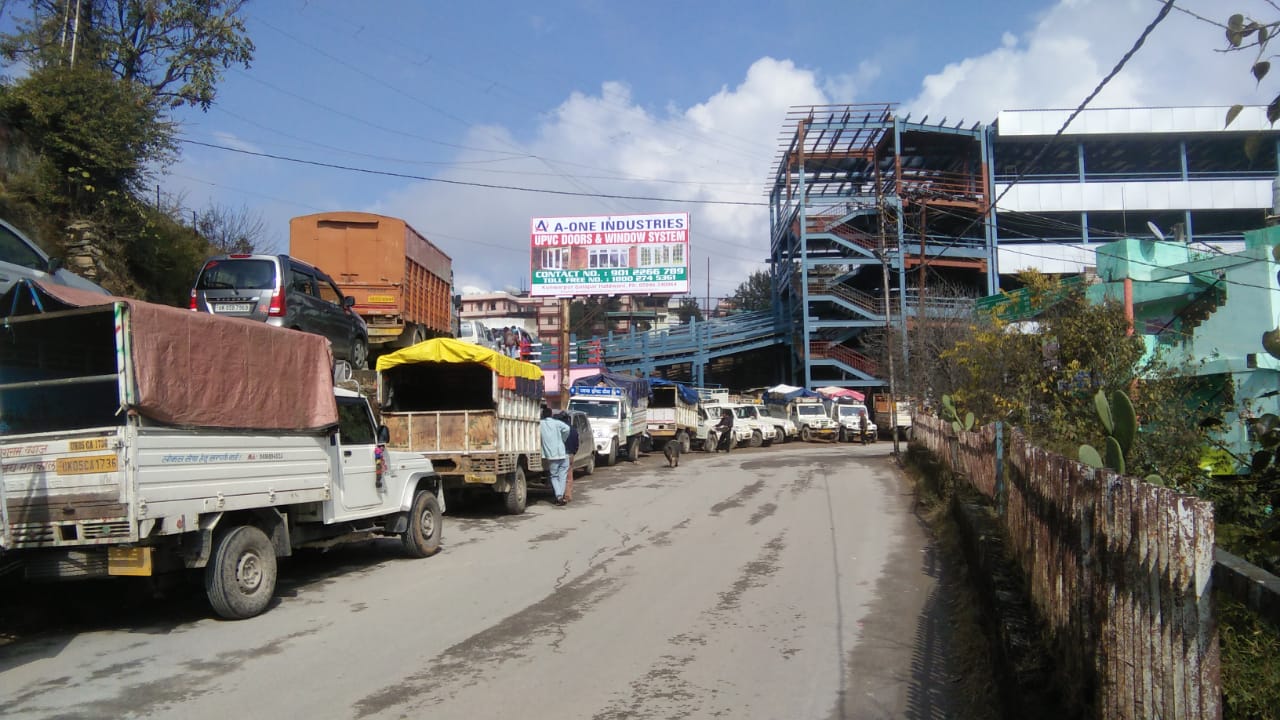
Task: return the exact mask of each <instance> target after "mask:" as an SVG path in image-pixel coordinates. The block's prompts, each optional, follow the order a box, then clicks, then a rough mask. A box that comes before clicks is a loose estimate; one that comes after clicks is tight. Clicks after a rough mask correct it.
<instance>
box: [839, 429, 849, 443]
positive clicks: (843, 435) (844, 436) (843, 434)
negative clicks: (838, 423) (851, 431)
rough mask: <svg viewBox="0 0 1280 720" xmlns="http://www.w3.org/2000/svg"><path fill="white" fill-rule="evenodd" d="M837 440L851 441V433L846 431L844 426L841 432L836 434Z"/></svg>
mask: <svg viewBox="0 0 1280 720" xmlns="http://www.w3.org/2000/svg"><path fill="white" fill-rule="evenodd" d="M836 442H842V443H845V442H849V435H848V434H847V433H846V432H845V431H844V428H843V427H842V428H840V433H839V434H838V435H836Z"/></svg>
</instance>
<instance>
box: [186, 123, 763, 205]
mask: <svg viewBox="0 0 1280 720" xmlns="http://www.w3.org/2000/svg"><path fill="white" fill-rule="evenodd" d="M178 140H179V141H180V142H183V143H186V144H188V145H198V146H200V147H207V148H212V149H215V150H225V151H227V152H233V153H239V154H241V155H251V156H253V157H261V158H267V159H270V160H280V161H282V162H289V163H296V164H298V165H310V166H312V167H322V168H329V169H331V170H343V171H346V172H355V173H361V174H364V175H378V176H382V177H394V178H402V179H406V180H420V181H422V182H433V183H442V184H445V185H460V186H463V187H477V188H485V189H488V190H511V191H514V192H528V193H540V194H544V195H567V196H570V197H587V198H610V199H615V200H643V201H646V202H665V203H676V204H685V205H726V206H732V207H764V206H765V205H766V203H763V202H758V201H756V202H751V201H746V200H699V199H695V198H670V197H656V196H651V195H622V194H615V193H588V192H575V191H572V190H552V189H549V188H532V187H523V186H519V185H499V184H496V183H481V182H469V181H466V180H450V179H446V178H438V177H429V176H426V175H414V174H413V173H402V172H394V171H391V170H374V169H372V168H362V167H355V166H352V165H342V164H339V163H328V162H321V161H319V160H304V159H302V158H295V157H289V156H287V155H278V154H275V153H265V152H258V151H254V150H245V149H244V148H237V147H231V146H229V145H220V144H218V143H209V142H203V141H200V140H193V139H191V138H186V137H179V138H178Z"/></svg>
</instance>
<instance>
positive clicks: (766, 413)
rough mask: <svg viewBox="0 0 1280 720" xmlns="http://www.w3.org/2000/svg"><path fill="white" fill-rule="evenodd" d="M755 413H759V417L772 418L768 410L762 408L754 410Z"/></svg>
mask: <svg viewBox="0 0 1280 720" xmlns="http://www.w3.org/2000/svg"><path fill="white" fill-rule="evenodd" d="M756 412H758V413H760V417H773V416H772V415H770V414H769V408H766V407H763V406H762V407H758V408H756Z"/></svg>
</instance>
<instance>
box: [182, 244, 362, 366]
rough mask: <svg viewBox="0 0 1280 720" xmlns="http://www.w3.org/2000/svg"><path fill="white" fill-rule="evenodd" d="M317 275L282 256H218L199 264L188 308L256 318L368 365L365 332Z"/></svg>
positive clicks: (345, 300) (334, 288)
mask: <svg viewBox="0 0 1280 720" xmlns="http://www.w3.org/2000/svg"><path fill="white" fill-rule="evenodd" d="M354 304H355V298H351V297H347V296H346V295H343V294H342V291H341V290H339V289H338V285H337V284H336V283H335V282H334V281H333V280H332V279H331V278H330V277H329V276H328V275H326V274H324V272H323V271H321V270H319V269H317V268H316V267H314V266H312V265H308V264H307V263H304V262H302V261H301V260H298V259H296V258H291V257H289V256H288V255H219V256H217V257H213V258H209V259H208V260H206V261H205V263H204V267H202V268H200V274H199V275H198V276H196V284H195V287H194V288H192V289H191V305H190V307H191V309H192V310H195V311H198V312H207V313H215V314H217V315H228V316H231V317H241V318H246V319H249V320H260V321H263V322H265V323H267V324H268V325H275V326H276V327H283V328H291V329H293V330H301V331H303V332H309V333H315V334H316V335H323V336H325V337H327V338H329V345H330V347H332V348H333V356H334V359H336V360H345V361H347V362H348V363H350V364H351V367H353V368H355V369H357V370H363V369H365V368H366V367H368V365H369V330H368V328H367V327H366V326H365V323H364V319H363V318H361V317H360V316H359V315H357V314H356V312H355V311H354V310H353V309H352V306H353V305H354Z"/></svg>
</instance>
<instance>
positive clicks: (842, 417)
mask: <svg viewBox="0 0 1280 720" xmlns="http://www.w3.org/2000/svg"><path fill="white" fill-rule="evenodd" d="M864 417H865V418H866V419H867V429H866V433H865V434H863V433H862V422H861V418H864ZM831 419H832V420H834V421H836V423H837V424H838V425H839V429H838V431H837V432H838V433H839V439H840V442H857V441H859V440H865V441H867V442H875V440H876V424H875V423H874V422H873V421H872V419H871V413H869V412H868V411H867V406H866V405H863V404H862V403H832V404H831ZM860 435H862V437H859V436H860Z"/></svg>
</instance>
